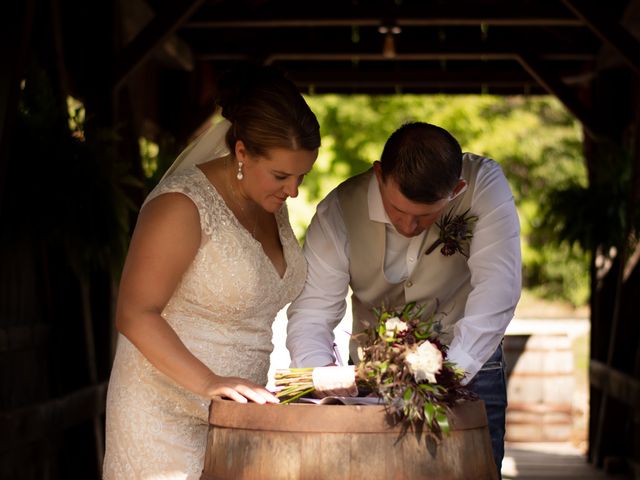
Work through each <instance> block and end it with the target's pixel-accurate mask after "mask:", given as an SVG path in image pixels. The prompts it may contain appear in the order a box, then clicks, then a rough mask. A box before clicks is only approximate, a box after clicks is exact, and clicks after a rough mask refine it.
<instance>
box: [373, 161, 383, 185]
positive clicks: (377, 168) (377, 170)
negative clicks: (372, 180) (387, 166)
mask: <svg viewBox="0 0 640 480" xmlns="http://www.w3.org/2000/svg"><path fill="white" fill-rule="evenodd" d="M373 173H375V174H376V178H377V179H378V183H379V184H382V183H384V181H383V179H382V164H381V163H380V162H379V161H378V160H376V161H375V162H373Z"/></svg>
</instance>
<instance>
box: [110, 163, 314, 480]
mask: <svg viewBox="0 0 640 480" xmlns="http://www.w3.org/2000/svg"><path fill="white" fill-rule="evenodd" d="M168 192H180V193H182V194H184V195H186V196H187V197H189V198H190V199H191V200H192V201H193V203H194V204H195V205H196V207H197V209H198V212H199V215H200V225H201V230H202V238H201V242H200V247H199V249H198V252H197V253H196V256H195V258H194V260H193V262H192V264H191V266H190V267H189V268H188V270H187V271H186V272H185V274H184V275H183V277H182V279H181V281H180V283H179V285H178V287H177V288H176V290H175V292H174V294H173V295H172V297H171V299H170V301H169V302H168V304H167V305H166V307H165V308H164V310H163V312H162V316H163V317H164V318H165V319H166V320H167V322H168V323H169V324H170V325H171V326H172V327H173V329H174V330H175V331H176V333H177V334H178V336H179V337H180V339H181V340H182V342H183V343H184V344H185V345H186V347H187V348H189V350H190V351H191V352H192V353H193V354H194V355H195V356H196V357H198V358H199V359H200V360H201V361H202V362H204V363H205V364H206V365H207V366H208V367H209V368H210V369H211V370H212V371H214V372H215V373H217V374H219V375H224V376H234V377H243V378H247V379H249V380H251V381H253V382H255V383H258V384H262V385H264V384H266V382H267V374H268V370H269V356H270V353H271V351H272V349H273V345H272V343H271V337H272V330H271V326H272V323H273V320H274V318H275V316H276V313H277V312H278V311H279V310H280V309H281V308H282V307H284V306H285V305H286V304H287V303H289V302H290V301H292V300H293V299H294V298H295V297H296V296H297V295H298V293H299V292H300V290H301V289H302V287H303V285H304V281H305V276H306V263H305V261H304V258H303V256H302V253H301V251H300V248H299V246H298V242H297V240H296V238H295V236H294V234H293V231H292V230H291V226H290V224H289V220H288V217H287V210H286V206H283V207H282V208H281V209H280V210H279V211H278V212H277V213H276V214H275V217H276V222H277V225H278V232H279V235H280V242H281V244H282V249H283V253H284V258H285V260H286V265H287V268H286V271H285V273H284V276H283V277H282V278H281V277H280V275H279V274H278V272H277V270H276V269H275V267H274V265H273V264H272V262H271V260H270V259H269V257H268V256H267V255H266V254H265V252H264V250H263V249H262V245H261V244H260V243H259V242H258V241H256V240H255V239H254V238H253V236H251V234H250V233H249V232H248V231H247V230H246V229H245V228H244V227H243V226H242V225H241V224H240V222H239V221H238V219H237V218H236V217H235V216H234V214H233V212H232V211H231V210H230V209H229V208H228V207H227V205H226V203H225V202H224V200H223V198H222V196H221V195H220V194H219V193H218V191H217V190H216V189H215V188H214V186H213V185H212V184H211V183H210V182H209V180H208V179H207V177H206V176H205V175H204V173H202V171H201V170H200V169H199V168H197V167H195V166H194V167H188V168H186V169H184V170H181V171H179V172H176V173H174V174H173V175H171V176H170V177H168V178H167V179H165V180H164V181H163V182H161V183H160V184H159V185H158V186H157V187H156V188H155V189H154V190H153V191H152V192H151V193H150V194H149V196H148V197H147V200H146V202H148V201H150V200H151V199H153V198H155V197H157V196H158V195H161V194H164V193H168ZM208 406H209V399H207V398H203V397H200V396H198V395H196V394H194V393H192V392H189V391H187V390H185V389H184V388H182V387H181V386H179V385H178V384H177V383H176V382H174V381H173V380H172V379H170V378H168V377H167V376H165V375H164V374H162V373H161V372H160V371H158V370H157V369H156V368H155V367H154V366H153V365H151V364H150V363H149V362H148V361H147V359H146V358H145V357H144V356H143V355H142V354H141V353H140V352H139V351H138V350H137V349H136V348H135V346H134V345H133V344H131V342H129V341H128V340H127V338H126V337H124V336H122V335H121V336H119V338H118V347H117V351H116V357H115V360H114V364H113V368H112V371H111V378H110V381H109V390H108V396H107V422H106V446H107V449H106V454H105V461H104V469H103V471H104V479H105V480H110V479H121V478H127V479H129V478H131V479H160V478H162V479H163V480H165V479H181V480H183V479H196V478H200V472H201V470H202V466H203V462H204V452H205V447H206V435H207V428H208V421H207V420H208Z"/></svg>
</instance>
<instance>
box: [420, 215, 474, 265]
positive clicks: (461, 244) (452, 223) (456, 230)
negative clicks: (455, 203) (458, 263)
mask: <svg viewBox="0 0 640 480" xmlns="http://www.w3.org/2000/svg"><path fill="white" fill-rule="evenodd" d="M477 221H478V216H477V215H470V214H469V209H467V210H466V211H465V212H464V213H461V214H460V215H455V216H454V215H453V213H452V212H451V211H449V213H447V214H446V215H445V216H443V217H442V219H441V220H440V221H439V222H436V227H438V228H439V229H440V233H439V234H438V239H437V240H436V241H435V242H433V244H432V245H431V246H430V247H429V248H428V249H427V251H426V252H425V255H429V254H430V253H431V252H433V251H434V250H435V248H436V247H437V246H438V245H442V248H441V249H440V253H442V255H444V256H447V257H448V256H449V255H453V254H454V253H456V252H460V253H461V254H462V255H464V256H465V257H468V256H469V254H468V253H467V251H468V246H469V241H470V240H471V238H472V237H473V227H474V226H475V224H476V222H477Z"/></svg>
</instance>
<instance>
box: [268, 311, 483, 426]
mask: <svg viewBox="0 0 640 480" xmlns="http://www.w3.org/2000/svg"><path fill="white" fill-rule="evenodd" d="M374 313H375V322H374V323H373V324H371V325H369V327H368V328H366V329H365V330H364V331H363V332H361V333H360V334H358V335H357V336H356V337H354V338H355V340H356V341H357V342H358V343H359V345H360V347H359V349H358V351H359V354H360V363H359V364H358V365H357V366H356V367H355V383H356V384H357V386H358V389H359V390H360V391H361V392H366V393H369V392H370V394H372V395H377V396H379V397H380V398H382V400H383V403H384V405H385V408H386V410H387V413H388V414H389V418H390V420H391V421H392V423H393V424H398V423H401V424H402V427H403V430H404V431H406V430H408V429H409V428H410V427H414V428H415V429H416V430H421V429H422V428H423V427H426V428H427V431H428V432H429V433H430V434H432V435H433V436H434V437H435V438H439V437H440V436H441V434H442V433H445V434H446V433H448V432H449V429H450V426H449V420H448V417H447V413H448V412H449V409H450V408H451V407H453V406H454V405H455V404H456V403H457V402H458V401H460V400H464V399H469V400H470V399H475V398H476V397H475V395H474V394H473V393H472V392H471V391H469V390H467V389H466V388H465V387H464V386H462V384H461V380H462V378H463V376H464V372H463V371H462V370H460V369H458V368H457V367H456V366H455V365H454V364H453V363H451V362H449V361H447V346H446V345H444V344H442V343H441V342H440V341H439V340H438V332H439V325H440V322H439V321H438V320H437V313H436V312H434V313H431V314H429V315H424V308H423V307H421V306H418V305H416V303H415V302H414V303H409V304H407V305H405V306H404V307H402V309H401V310H397V311H396V310H387V309H386V308H385V307H384V306H383V307H381V308H380V309H376V310H374ZM313 371H314V369H313V368H299V369H284V370H277V371H276V374H275V384H276V387H279V388H280V390H279V391H278V392H277V393H276V395H277V396H279V397H280V398H282V399H283V401H282V403H288V402H290V401H293V400H295V399H298V398H299V397H301V396H304V395H307V394H310V393H311V392H313V391H314V389H315V385H314V383H313V378H312V376H313Z"/></svg>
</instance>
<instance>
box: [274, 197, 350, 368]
mask: <svg viewBox="0 0 640 480" xmlns="http://www.w3.org/2000/svg"><path fill="white" fill-rule="evenodd" d="M347 250H348V246H347V235H346V229H345V226H344V221H343V220H342V212H341V210H340V204H339V202H338V197H337V195H336V194H335V191H334V192H332V193H330V194H329V195H328V196H327V197H326V198H325V199H324V200H323V201H322V202H321V203H320V204H319V205H318V208H317V211H316V214H315V215H314V217H313V219H312V220H311V224H310V225H309V229H308V230H307V235H306V240H305V243H304V248H303V253H304V256H305V258H306V260H307V265H308V266H307V278H306V281H305V285H304V288H303V290H302V292H301V293H300V295H299V296H298V298H297V299H296V300H295V301H294V302H293V303H292V304H291V306H290V307H289V309H288V310H287V315H288V317H289V322H288V324H287V348H288V349H289V353H290V355H291V366H292V367H319V366H324V365H329V364H332V363H334V362H335V361H336V359H335V358H334V356H333V349H332V346H333V340H334V334H333V330H334V328H335V327H336V326H337V325H338V323H340V320H342V317H343V316H344V314H345V310H346V306H347V304H346V296H347V293H348V291H349V260H348V257H347Z"/></svg>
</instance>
